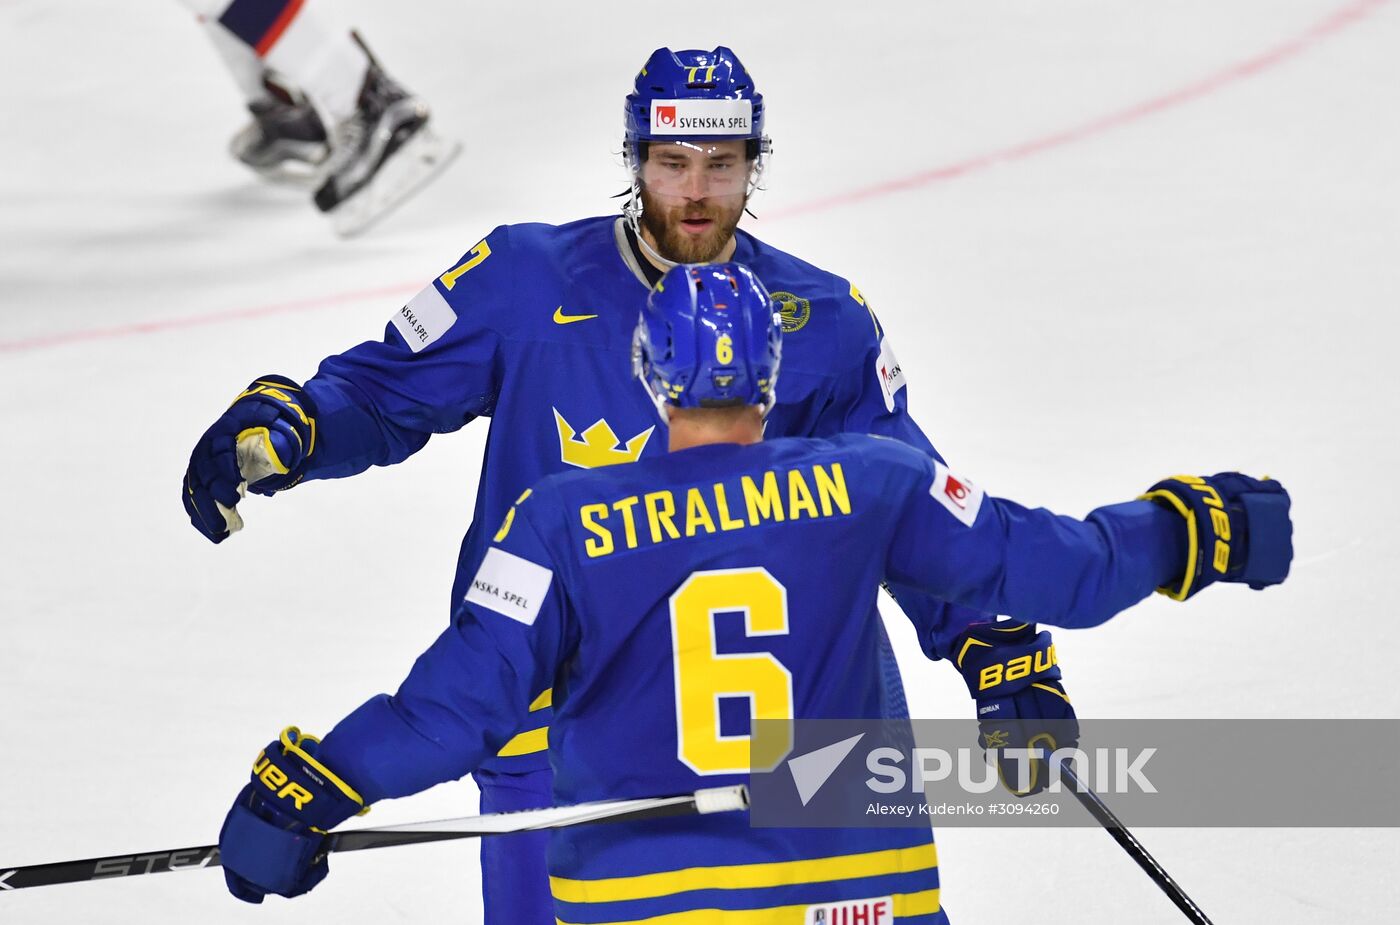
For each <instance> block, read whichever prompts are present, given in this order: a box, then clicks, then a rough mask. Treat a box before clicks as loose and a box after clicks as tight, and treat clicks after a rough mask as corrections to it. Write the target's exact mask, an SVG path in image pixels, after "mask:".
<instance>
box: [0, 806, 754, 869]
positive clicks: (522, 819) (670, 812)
mask: <svg viewBox="0 0 1400 925" xmlns="http://www.w3.org/2000/svg"><path fill="white" fill-rule="evenodd" d="M748 805H749V791H748V788H747V787H745V786H743V785H742V784H741V785H739V786H735V787H713V788H710V789H706V790H697V791H695V792H694V793H688V794H682V795H680V796H674V797H651V798H647V799H640V800H609V801H605V802H599V803H579V804H578V805H576V806H551V807H548V808H545V809H523V810H518V811H516V812H513V813H492V814H491V815H487V816H466V817H463V818H461V819H443V820H439V821H437V822H418V823H413V824H410V825H388V826H384V827H383V828H376V829H350V830H349V831H345V832H333V833H331V834H330V835H329V836H328V837H327V838H326V844H325V849H324V854H330V853H332V852H336V851H364V850H365V849H367V848H387V847H390V846H392V845H416V844H422V843H424V842H435V841H450V840H452V839H458V838H482V837H485V836H488V835H508V834H510V833H512V832H534V831H538V830H540V829H562V828H565V827H567V826H574V825H588V824H591V823H595V822H635V821H637V820H641V819H660V818H663V817H666V816H693V815H706V814H709V813H728V812H735V811H738V810H742V809H747V808H748ZM218 866H219V846H218V845H203V846H200V847H198V848H180V849H176V850H166V851H154V852H150V853H148V854H117V855H112V856H110V857H105V858H87V859H85V860H81V861H59V862H57V863H54V864H33V865H31V866H28V867H15V868H11V869H6V868H4V867H0V892H5V891H6V890H20V889H24V888H25V887H31V886H50V885H52V884H56V883H84V882H86V881H89V880H106V879H110V878H113V877H137V876H141V875H143V874H163V873H166V872H167V871H177V870H203V869H205V868H210V867H218Z"/></svg>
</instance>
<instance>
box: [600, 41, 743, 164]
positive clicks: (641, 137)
mask: <svg viewBox="0 0 1400 925" xmlns="http://www.w3.org/2000/svg"><path fill="white" fill-rule="evenodd" d="M763 115H764V113H763V94H762V93H759V92H758V90H757V89H756V88H755V86H754V82H753V78H752V77H750V76H749V72H748V70H747V69H745V67H744V65H743V63H742V62H740V61H739V56H738V55H736V54H734V52H733V51H731V50H729V49H728V48H726V47H724V46H723V45H721V46H719V47H718V48H716V49H714V50H713V51H701V50H699V49H689V50H686V51H672V50H671V49H669V48H658V49H657V50H656V51H654V52H652V53H651V57H650V58H648V59H647V63H646V64H644V65H643V66H642V70H641V71H640V72H639V73H638V74H637V79H636V81H635V83H634V84H633V86H632V92H631V93H629V94H628V95H627V105H626V113H625V116H624V126H625V145H626V149H627V154H628V157H629V158H631V157H635V158H636V159H638V160H645V159H646V152H645V144H644V143H645V142H652V141H675V140H677V139H687V140H690V141H727V140H733V139H745V140H747V141H749V142H750V153H749V160H755V159H756V158H757V157H758V156H759V154H760V153H761V151H762V150H763V147H764V145H765V144H766V142H767V139H766V138H765V137H764V135H763Z"/></svg>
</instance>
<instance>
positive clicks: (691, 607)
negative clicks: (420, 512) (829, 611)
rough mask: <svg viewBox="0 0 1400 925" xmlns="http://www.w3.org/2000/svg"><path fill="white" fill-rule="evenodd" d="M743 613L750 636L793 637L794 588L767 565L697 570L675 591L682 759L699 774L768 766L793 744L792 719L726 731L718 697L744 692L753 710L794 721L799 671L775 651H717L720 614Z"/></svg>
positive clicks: (673, 634)
mask: <svg viewBox="0 0 1400 925" xmlns="http://www.w3.org/2000/svg"><path fill="white" fill-rule="evenodd" d="M725 612H741V613H743V615H744V632H745V634H746V635H748V636H778V635H786V634H787V631H788V609H787V589H786V588H784V587H783V586H782V585H781V584H779V583H778V581H777V580H776V579H775V578H773V576H772V575H770V574H768V570H767V569H763V568H747V569H719V570H715V571H704V572H693V573H691V575H690V577H689V578H687V579H686V580H685V583H684V584H682V585H681V586H680V588H679V589H678V590H677V591H676V593H675V594H672V595H671V648H672V652H673V654H674V657H675V678H676V733H677V738H678V741H679V746H678V748H677V755H676V757H677V758H679V759H680V760H681V763H683V764H684V765H685V766H686V767H688V768H690V769H691V770H693V771H694V772H695V773H697V774H747V773H748V772H749V771H750V769H752V770H755V771H768V770H772V769H773V768H775V767H777V764H778V762H779V761H782V760H783V758H785V757H786V756H787V753H788V752H789V751H790V750H791V749H792V726H791V724H790V723H789V724H781V725H779V724H776V723H768V724H765V725H764V726H763V730H764V731H763V735H761V736H760V737H759V738H758V740H757V741H755V740H754V738H753V736H751V735H747V734H743V735H723V734H722V733H721V732H720V720H719V701H720V698H722V697H745V698H748V701H749V715H750V716H751V717H752V718H753V720H754V721H755V722H756V721H758V720H761V719H786V720H791V719H792V673H791V672H789V671H788V670H787V668H786V667H785V666H784V665H783V663H782V662H780V661H778V660H777V659H776V658H774V657H773V656H772V655H771V654H769V653H766V652H763V653H759V652H745V653H738V654H729V655H722V654H720V653H719V652H717V651H716V649H715V614H718V613H725Z"/></svg>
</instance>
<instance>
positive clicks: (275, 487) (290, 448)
mask: <svg viewBox="0 0 1400 925" xmlns="http://www.w3.org/2000/svg"><path fill="white" fill-rule="evenodd" d="M315 450H316V406H315V404H314V403H313V402H312V401H311V398H310V396H308V395H307V394H306V393H305V392H303V391H302V388H301V386H299V385H297V384H296V383H295V382H293V381H292V380H290V379H287V378H285V377H283V376H264V377H262V378H261V379H257V380H255V381H254V382H253V383H251V384H250V385H249V386H248V388H246V389H244V390H243V392H242V393H241V394H240V395H239V396H238V397H237V398H235V399H234V400H233V404H231V405H229V407H228V410H227V411H225V412H224V413H223V414H222V415H220V416H219V419H218V420H217V421H215V422H214V425H213V426H212V427H210V428H209V429H208V430H206V431H205V432H204V436H202V437H200V438H199V442H198V443H196V444H195V446H194V452H193V453H191V454H190V466H189V468H188V469H187V470H185V482H184V485H182V486H181V488H182V491H181V493H180V494H181V498H182V499H183V501H184V502H185V513H187V514H189V517H190V523H192V524H194V527H195V529H196V530H198V531H199V532H200V533H202V534H204V535H205V536H206V537H208V538H209V539H210V540H212V541H213V542H215V543H220V542H223V541H224V540H225V539H227V538H228V536H229V534H230V533H233V532H235V531H237V530H239V529H240V528H241V527H242V526H243V521H242V519H241V518H240V517H239V516H238V512H237V511H236V510H235V507H236V506H237V504H238V502H239V499H241V498H242V497H243V486H244V484H245V483H247V484H248V487H249V488H251V489H252V490H253V492H254V493H255V494H259V495H271V494H275V493H276V492H278V491H281V490H282V489H284V488H290V487H292V486H293V485H295V484H296V483H297V482H299V481H300V480H301V475H302V471H303V470H304V469H305V468H306V460H307V459H308V458H309V457H310V456H311V454H312V453H313V452H315Z"/></svg>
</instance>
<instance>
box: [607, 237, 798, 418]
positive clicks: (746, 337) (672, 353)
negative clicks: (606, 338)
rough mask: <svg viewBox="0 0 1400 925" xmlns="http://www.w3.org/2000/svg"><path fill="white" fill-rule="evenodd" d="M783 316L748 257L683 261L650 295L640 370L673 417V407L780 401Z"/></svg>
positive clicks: (640, 326)
mask: <svg viewBox="0 0 1400 925" xmlns="http://www.w3.org/2000/svg"><path fill="white" fill-rule="evenodd" d="M782 353H783V326H782V318H781V316H780V315H779V314H778V310H777V306H775V305H774V303H773V299H772V297H771V296H769V294H768V290H767V289H765V288H764V286H763V283H761V282H759V280H758V277H757V276H755V275H754V274H753V271H752V270H750V269H749V268H748V267H746V266H744V265H743V264H740V263H733V262H730V263H716V264H680V265H678V266H675V267H672V268H671V269H670V270H669V271H667V273H666V275H665V276H663V277H662V278H661V281H660V282H659V283H657V284H656V288H655V289H653V290H652V292H651V295H650V296H649V297H648V298H647V304H646V308H644V309H642V313H641V317H640V318H639V319H638V321H637V330H636V333H635V334H634V335H633V338H632V364H633V371H634V372H635V373H636V374H637V377H638V378H639V379H641V381H642V385H643V386H645V387H646V390H647V392H648V393H649V394H650V395H651V398H652V401H653V402H654V403H655V404H656V409H657V412H658V413H659V414H660V415H661V419H662V420H663V421H665V420H666V419H667V418H666V406H667V405H674V406H676V407H679V408H718V407H726V406H732V405H759V406H761V407H762V408H763V412H764V414H767V413H768V411H769V410H770V409H771V408H772V407H773V402H774V388H775V386H776V384H777V380H778V365H779V361H780V360H781V359H782Z"/></svg>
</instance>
